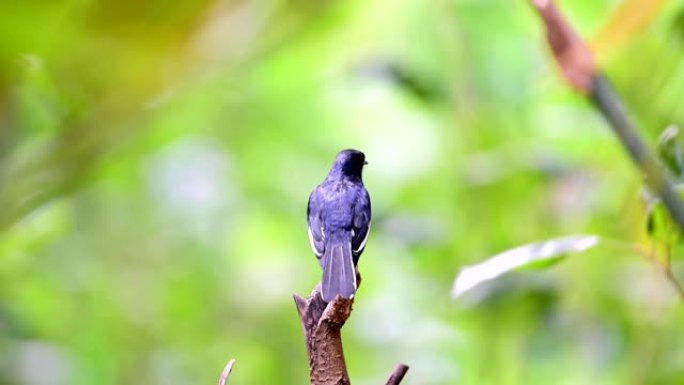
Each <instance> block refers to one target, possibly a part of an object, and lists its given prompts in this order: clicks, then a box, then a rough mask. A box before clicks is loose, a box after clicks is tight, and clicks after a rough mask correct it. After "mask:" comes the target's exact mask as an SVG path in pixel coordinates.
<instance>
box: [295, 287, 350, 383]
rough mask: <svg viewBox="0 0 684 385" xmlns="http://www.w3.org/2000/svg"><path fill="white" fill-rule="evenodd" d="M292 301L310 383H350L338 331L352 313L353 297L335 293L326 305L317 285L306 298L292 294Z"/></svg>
mask: <svg viewBox="0 0 684 385" xmlns="http://www.w3.org/2000/svg"><path fill="white" fill-rule="evenodd" d="M294 300H295V305H297V312H298V313H299V319H300V321H301V323H302V328H303V329H304V336H305V338H306V351H307V353H308V355H309V376H310V379H311V384H312V385H349V384H350V381H349V375H348V374H347V365H346V363H345V362H344V352H343V350H342V336H341V330H342V326H343V325H344V323H345V322H346V321H347V318H349V315H350V314H351V310H352V304H353V303H354V300H353V299H345V298H341V297H339V296H338V297H337V298H335V299H334V300H333V301H332V302H330V303H329V304H326V303H325V302H323V298H321V293H320V285H317V286H316V288H314V290H313V292H311V295H310V296H309V298H307V299H304V298H302V297H300V296H298V295H297V294H295V295H294Z"/></svg>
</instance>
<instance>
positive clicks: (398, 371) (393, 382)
mask: <svg viewBox="0 0 684 385" xmlns="http://www.w3.org/2000/svg"><path fill="white" fill-rule="evenodd" d="M408 370H409V367H408V366H406V365H404V364H398V365H397V366H396V367H395V368H394V371H393V372H392V374H390V376H389V378H388V379H387V382H385V385H399V383H400V382H401V380H403V379H404V376H405V375H406V372H408Z"/></svg>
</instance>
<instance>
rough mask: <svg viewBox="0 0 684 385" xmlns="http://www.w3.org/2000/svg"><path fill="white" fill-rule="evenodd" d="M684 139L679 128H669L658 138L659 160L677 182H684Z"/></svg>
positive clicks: (673, 126)
mask: <svg viewBox="0 0 684 385" xmlns="http://www.w3.org/2000/svg"><path fill="white" fill-rule="evenodd" d="M683 141H684V138H682V135H681V131H680V130H679V127H677V126H675V125H670V126H668V127H667V128H666V129H665V130H663V132H662V133H661V134H660V137H659V138H658V158H659V159H660V161H661V163H662V164H663V165H664V166H665V168H666V169H667V171H668V173H669V175H670V176H671V177H672V178H673V179H674V181H675V182H682V181H684V143H683Z"/></svg>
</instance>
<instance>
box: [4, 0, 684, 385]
mask: <svg viewBox="0 0 684 385" xmlns="http://www.w3.org/2000/svg"><path fill="white" fill-rule="evenodd" d="M629 2H630V3H634V1H629ZM560 3H561V6H562V8H563V9H565V10H566V11H567V12H568V15H569V17H570V19H571V20H572V21H573V22H574V23H575V24H576V25H577V26H578V28H579V30H580V32H581V33H582V34H583V35H585V36H588V37H591V36H594V35H596V34H598V33H599V31H600V30H601V28H602V26H604V25H605V23H606V20H608V19H609V18H610V17H611V15H613V12H614V11H615V10H616V9H617V8H619V7H620V6H621V4H622V3H621V2H620V1H608V0H601V1H594V2H588V1H572V0H566V1H561V2H560ZM636 3H637V4H638V2H636ZM642 3H643V2H642ZM682 15H684V2H683V1H670V2H665V3H664V4H663V5H662V6H659V7H657V12H655V13H654V16H653V17H652V18H651V19H649V20H647V22H646V23H645V24H644V26H643V28H640V29H638V30H636V31H634V32H633V33H631V34H630V35H629V36H626V37H625V38H624V39H617V40H615V41H618V42H619V43H615V44H613V45H609V46H606V45H605V44H603V45H601V46H600V47H601V52H598V54H599V57H600V60H601V62H602V65H603V66H604V68H605V70H606V72H607V73H608V75H609V76H610V77H612V79H613V80H614V81H615V85H616V88H617V89H618V90H619V91H620V93H621V94H622V95H623V96H624V98H625V102H626V104H627V106H628V107H629V109H630V111H631V112H632V113H633V115H634V117H635V119H636V120H637V122H638V123H639V125H640V127H641V128H642V130H643V131H642V132H643V134H644V136H645V137H646V138H647V139H648V140H649V142H650V143H654V142H655V139H656V138H657V135H658V134H659V133H660V132H661V131H662V129H663V128H664V127H665V126H667V125H669V124H672V123H677V124H679V125H680V126H682V125H683V124H684V103H682V96H684V61H682V58H683V54H684V45H683V44H684V38H683V37H684V24H683V23H682V20H683V16H682ZM618 21H619V20H618ZM603 33H606V32H605V31H604V32H603ZM608 33H610V31H608ZM542 36H543V31H542V27H541V25H540V24H539V21H538V19H537V17H536V16H535V15H534V14H533V11H532V9H531V8H530V7H529V4H527V3H526V2H525V1H507V0H493V1H475V0H451V1H449V0H444V1H441V0H436V1H427V2H426V1H417V0H398V1H393V2H386V1H334V0H327V1H311V0H303V1H289V2H285V1H233V0H225V1H195V2H190V1H185V2H181V1H176V2H162V1H158V0H154V1H148V2H133V1H109V0H107V1H64V0H63V1H53V2H44V1H38V0H26V1H12V0H10V1H5V2H0V37H2V39H1V40H0V207H2V210H0V228H1V230H0V231H1V232H0V384H37V385H43V384H45V385H47V384H74V385H86V384H87V385H90V384H102V385H108V384H207V383H212V382H213V381H215V380H216V378H217V377H218V375H219V373H220V372H221V369H222V368H223V365H224V364H225V362H226V361H227V360H228V359H229V358H236V359H237V363H236V365H235V368H234V372H233V374H232V375H231V378H230V380H229V382H230V384H303V383H306V381H307V375H308V373H307V369H308V368H307V359H306V352H305V348H304V341H303V337H302V333H301V330H300V326H299V323H298V319H297V316H296V312H295V308H294V304H293V301H292V297H291V294H292V293H293V292H298V293H302V294H305V293H308V292H309V290H310V289H311V288H312V287H313V285H314V284H315V283H316V282H317V281H318V279H319V275H320V270H319V267H318V265H317V263H316V261H315V258H314V257H313V255H312V253H311V251H310V249H309V245H308V240H307V236H306V228H305V218H304V216H305V204H306V200H307V197H308V193H309V192H310V191H311V189H312V188H313V187H314V186H315V185H316V184H317V183H319V182H320V180H321V179H322V178H323V177H324V175H325V173H326V172H327V168H328V167H329V165H330V162H331V161H332V159H333V157H334V155H335V153H336V152H337V151H338V150H340V149H343V148H348V147H354V148H359V149H361V150H363V151H364V152H365V153H366V155H367V158H368V160H369V163H370V164H369V166H368V167H367V169H366V173H365V176H364V177H365V181H366V185H367V187H368V189H369V191H370V193H371V196H372V199H373V208H374V225H373V230H372V234H371V239H370V241H369V243H368V247H367V249H366V252H365V254H364V255H363V258H362V259H361V262H360V268H361V271H362V273H363V277H364V281H363V285H362V286H361V288H360V291H359V294H358V298H357V301H356V303H355V311H354V314H353V316H352V318H351V319H350V321H349V323H348V324H347V326H346V327H345V329H344V341H345V350H346V354H347V363H348V366H349V370H350V373H351V377H352V379H353V380H354V383H355V384H362V385H363V384H378V383H381V381H382V379H383V378H384V377H385V376H386V375H387V373H389V371H390V370H391V368H392V367H393V366H394V364H395V363H396V362H398V361H401V362H406V363H408V364H409V365H410V366H411V371H410V372H409V374H408V377H407V379H406V380H405V382H406V383H409V384H456V383H458V384H500V385H503V384H547V383H551V384H680V383H681V381H682V380H681V379H682V378H684V364H683V362H684V361H683V360H682V357H684V344H683V343H682V342H683V341H684V330H683V328H682V326H681V325H684V312H683V311H682V309H681V305H680V304H679V303H678V301H677V297H676V295H675V292H674V291H673V290H672V288H671V286H670V285H669V284H668V282H667V281H666V280H665V279H664V278H663V276H662V274H661V273H660V271H659V270H658V269H657V268H655V267H654V266H653V265H652V264H649V263H648V262H645V261H644V260H643V259H641V258H638V257H635V256H634V255H631V254H630V253H628V252H627V251H625V252H616V250H615V249H612V250H604V249H601V248H597V249H592V250H590V251H588V252H587V253H585V254H583V255H581V256H577V257H576V258H571V259H568V260H567V261H565V262H564V263H561V264H558V265H555V266H553V267H552V268H550V269H549V270H546V271H544V272H539V271H523V272H518V273H515V274H511V275H507V276H505V277H504V278H502V279H500V280H496V281H495V282H492V283H491V285H490V286H489V287H488V289H487V290H486V291H485V292H482V293H480V294H479V296H474V297H473V298H472V299H471V300H465V301H453V300H451V299H450V291H451V285H452V283H453V279H454V277H455V275H456V272H457V271H458V269H459V268H460V267H461V266H463V265H465V264H472V263H475V262H477V261H481V260H483V259H485V258H487V257H488V256H490V255H493V254H496V253H498V252H501V251H503V250H506V249H509V248H512V247H514V246H517V245H519V244H523V243H529V242H533V241H536V240H540V239H546V238H551V237H557V236H562V235H565V234H575V233H596V234H600V235H602V236H607V237H611V238H614V239H621V240H625V241H628V242H640V243H642V244H644V245H648V244H649V243H648V240H647V238H646V234H645V217H644V207H643V205H642V203H641V202H640V199H639V191H640V187H641V182H642V179H641V176H640V175H638V173H636V172H635V169H634V167H632V165H631V164H630V162H629V160H628V159H627V157H626V156H625V155H624V154H623V151H622V149H621V148H619V145H618V143H617V141H616V140H615V139H614V138H613V136H612V134H611V132H610V130H609V129H608V128H607V126H606V124H605V123H604V122H603V121H602V120H601V119H600V117H599V116H598V114H597V113H596V112H595V111H594V110H592V108H591V106H590V105H589V104H588V103H587V102H586V101H585V100H583V99H581V98H580V97H578V96H577V95H574V94H573V93H572V92H571V91H570V90H569V89H568V87H566V85H564V84H563V83H562V81H561V80H560V79H559V77H558V76H557V74H556V73H555V69H554V67H553V64H552V62H551V59H550V58H549V56H548V51H547V48H546V47H545V45H544V39H543V37H542ZM623 37H624V36H623ZM604 41H605V40H604ZM673 263H674V266H673V268H674V272H675V274H678V276H679V277H682V279H684V271H682V269H681V267H682V266H681V263H679V262H678V261H677V259H676V258H675V259H674V260H673Z"/></svg>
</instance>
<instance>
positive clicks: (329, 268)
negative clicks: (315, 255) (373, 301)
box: [321, 241, 356, 302]
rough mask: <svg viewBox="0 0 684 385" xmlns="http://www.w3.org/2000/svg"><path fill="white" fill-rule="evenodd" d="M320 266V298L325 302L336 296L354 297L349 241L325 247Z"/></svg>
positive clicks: (354, 283)
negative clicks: (321, 276) (321, 277)
mask: <svg viewBox="0 0 684 385" xmlns="http://www.w3.org/2000/svg"><path fill="white" fill-rule="evenodd" d="M322 266H323V282H322V283H321V296H322V297H323V300H324V301H325V302H330V301H332V300H333V299H334V298H335V296H337V295H340V296H341V297H343V298H352V297H354V293H356V271H355V269H354V259H353V256H352V250H351V242H350V241H340V242H334V243H333V242H331V244H328V245H326V248H325V253H324V254H323V261H322Z"/></svg>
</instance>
